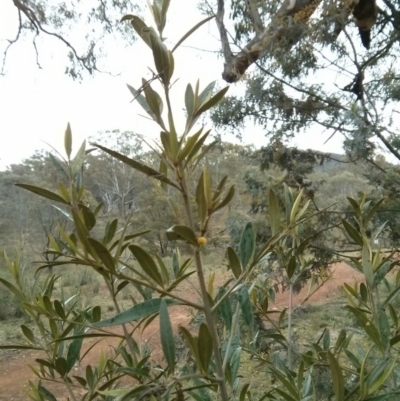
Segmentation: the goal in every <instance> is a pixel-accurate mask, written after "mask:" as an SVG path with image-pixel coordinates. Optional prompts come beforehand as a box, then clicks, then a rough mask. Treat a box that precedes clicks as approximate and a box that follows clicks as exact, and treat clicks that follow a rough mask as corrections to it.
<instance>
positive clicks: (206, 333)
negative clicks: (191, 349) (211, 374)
mask: <svg viewBox="0 0 400 401" xmlns="http://www.w3.org/2000/svg"><path fill="white" fill-rule="evenodd" d="M212 353H213V339H212V336H211V334H210V330H209V329H208V326H207V325H206V324H205V323H204V322H203V323H201V325H200V329H199V339H198V355H199V357H200V362H201V366H202V368H203V372H204V373H205V374H208V370H209V367H210V361H211V356H212Z"/></svg>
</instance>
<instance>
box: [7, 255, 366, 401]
mask: <svg viewBox="0 0 400 401" xmlns="http://www.w3.org/2000/svg"><path fill="white" fill-rule="evenodd" d="M331 271H332V272H333V277H332V279H331V280H329V281H328V282H327V283H325V284H324V285H323V286H322V287H321V288H320V289H319V290H318V292H316V293H315V294H314V295H312V296H311V297H310V298H309V299H308V300H307V303H323V302H326V301H327V300H328V299H332V298H336V297H337V296H339V295H340V287H341V286H342V284H343V283H345V282H346V283H349V284H351V283H353V282H354V281H358V282H359V281H361V280H362V276H361V274H359V273H357V272H356V271H354V270H353V269H352V268H350V267H349V266H348V265H346V264H345V263H338V264H336V265H334V266H332V270H331ZM223 276H224V274H222V277H216V283H215V286H216V287H217V286H218V284H219V282H220V281H221V282H222V280H223V278H224V277H223ZM181 291H182V292H181V295H185V296H187V297H189V298H190V299H191V300H192V301H194V302H196V301H198V300H199V299H200V296H199V295H198V293H197V292H196V290H195V289H194V288H193V287H192V286H191V285H190V284H188V283H185V285H184V287H183V289H182V290H181ZM307 293H308V288H303V289H302V290H301V291H300V293H298V294H296V295H295V297H294V306H296V305H299V304H300V303H302V302H303V300H304V299H305V298H306V296H307ZM275 301H276V302H275V305H274V307H276V308H278V309H279V308H284V307H286V306H287V294H282V293H278V294H277V296H276V300H275ZM192 318H193V315H192V314H191V312H190V310H189V309H187V308H184V307H181V306H176V307H172V308H171V309H170V319H171V323H172V326H173V329H174V331H175V332H176V331H177V330H178V328H179V326H181V325H182V326H188V325H190V323H191V320H192ZM15 330H19V328H17V327H16V328H15ZM136 339H137V341H138V343H139V346H144V345H145V344H146V343H147V342H149V343H150V346H151V349H152V359H153V360H154V361H156V362H160V363H161V362H162V359H163V358H162V350H161V345H160V341H159V323H158V320H157V319H155V320H154V321H153V322H152V323H151V324H150V325H149V326H148V327H147V328H146V329H145V331H144V332H143V333H142V334H141V335H140V336H137V337H136ZM95 342H96V339H90V340H88V341H85V343H84V346H83V352H85V351H86V350H87V349H88V348H89V347H90V346H91V345H93V344H94V343H95ZM116 343H117V341H116V340H102V341H101V342H100V343H99V344H97V345H96V346H95V347H94V348H93V349H92V350H91V351H90V352H89V353H88V354H87V355H86V357H85V358H84V360H83V361H82V363H81V366H80V367H76V368H74V369H75V370H76V374H78V375H79V374H80V373H82V372H83V369H84V368H85V367H86V365H88V364H90V365H92V366H93V365H95V364H96V362H97V360H98V357H99V354H100V352H101V350H103V351H104V352H108V351H110V347H111V346H113V345H116ZM40 357H42V358H43V354H42V353H41V352H32V351H14V350H10V351H0V401H10V400H11V401H22V400H28V399H29V398H28V396H27V395H26V394H25V393H24V392H23V389H24V388H27V387H28V381H29V380H31V381H33V382H34V381H36V379H37V378H36V376H35V375H34V374H33V373H32V371H31V370H30V369H29V367H28V366H27V365H28V364H31V365H33V366H35V364H36V362H35V359H36V358H40ZM45 386H46V387H47V388H48V389H49V390H50V391H52V392H53V393H54V394H56V395H57V399H58V400H59V401H64V400H66V399H67V393H66V391H65V388H64V386H63V385H57V384H53V383H46V384H45Z"/></svg>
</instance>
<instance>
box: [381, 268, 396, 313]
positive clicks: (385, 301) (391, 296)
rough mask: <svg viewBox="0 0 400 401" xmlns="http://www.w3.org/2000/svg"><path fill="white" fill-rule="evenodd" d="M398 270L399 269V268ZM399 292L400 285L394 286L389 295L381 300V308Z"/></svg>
mask: <svg viewBox="0 0 400 401" xmlns="http://www.w3.org/2000/svg"><path fill="white" fill-rule="evenodd" d="M399 271H400V270H399ZM399 292H400V286H398V287H396V288H395V289H394V290H393V291H392V292H391V293H390V294H389V295H388V297H387V298H386V299H385V300H384V301H383V304H382V308H384V307H385V306H386V305H387V304H388V303H389V302H391V301H392V300H394V299H395V298H396V297H397V296H398V295H399Z"/></svg>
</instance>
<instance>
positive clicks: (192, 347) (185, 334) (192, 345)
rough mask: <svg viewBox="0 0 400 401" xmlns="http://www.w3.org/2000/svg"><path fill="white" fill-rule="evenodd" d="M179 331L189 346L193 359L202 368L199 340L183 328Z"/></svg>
mask: <svg viewBox="0 0 400 401" xmlns="http://www.w3.org/2000/svg"><path fill="white" fill-rule="evenodd" d="M179 331H180V332H181V334H182V336H183V339H184V341H185V343H186V345H187V347H188V348H189V349H190V351H191V353H192V357H193V358H194V360H195V361H196V363H197V365H198V366H199V367H201V361H200V356H199V349H198V347H197V340H196V339H195V338H194V337H193V336H192V335H191V333H190V332H189V331H188V330H187V329H185V328H184V327H183V326H180V327H179Z"/></svg>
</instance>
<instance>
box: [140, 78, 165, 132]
mask: <svg viewBox="0 0 400 401" xmlns="http://www.w3.org/2000/svg"><path fill="white" fill-rule="evenodd" d="M142 82H143V87H144V94H145V96H146V100H147V104H148V105H149V107H150V108H151V111H152V112H153V113H154V115H155V116H156V121H157V122H158V123H159V124H160V125H161V126H162V127H164V122H163V119H162V112H163V102H162V99H161V97H160V95H159V94H158V93H157V92H156V91H155V90H154V89H153V88H152V87H151V85H150V84H149V83H148V82H146V80H145V79H143V80H142Z"/></svg>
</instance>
